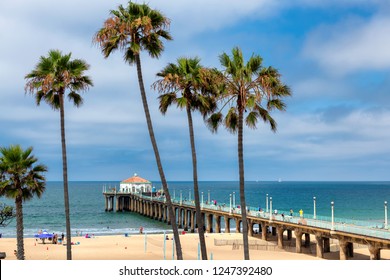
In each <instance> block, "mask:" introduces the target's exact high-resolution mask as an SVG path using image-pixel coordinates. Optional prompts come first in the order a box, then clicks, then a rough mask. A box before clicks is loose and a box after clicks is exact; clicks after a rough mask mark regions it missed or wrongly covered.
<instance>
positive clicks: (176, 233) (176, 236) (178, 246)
mask: <svg viewBox="0 0 390 280" xmlns="http://www.w3.org/2000/svg"><path fill="white" fill-rule="evenodd" d="M135 61H136V64H137V74H138V83H139V87H140V91H141V98H142V104H143V107H144V111H145V117H146V123H147V125H148V130H149V136H150V141H151V142H152V146H153V151H154V155H155V157H156V163H157V168H158V172H159V174H160V178H161V183H162V186H163V190H164V194H165V198H166V203H167V207H168V215H169V219H170V221H171V224H172V231H173V236H174V240H175V245H176V258H177V259H178V260H182V259H183V253H182V249H181V243H180V237H179V231H178V228H177V224H176V216H175V213H174V210H173V207H172V201H171V196H170V194H169V190H168V184H167V181H166V179H165V175H164V171H163V168H162V164H161V159H160V153H159V151H158V147H157V142H156V139H155V137H154V131H153V125H152V119H151V117H150V113H149V106H148V101H147V99H146V92H145V87H144V81H143V77H142V68H141V58H140V56H139V54H136V55H135Z"/></svg>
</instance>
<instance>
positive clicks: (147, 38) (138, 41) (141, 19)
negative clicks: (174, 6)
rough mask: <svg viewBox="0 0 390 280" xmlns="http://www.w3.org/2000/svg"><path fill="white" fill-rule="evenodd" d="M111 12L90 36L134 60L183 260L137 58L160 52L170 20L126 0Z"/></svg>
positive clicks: (103, 46) (107, 53)
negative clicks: (92, 35)
mask: <svg viewBox="0 0 390 280" xmlns="http://www.w3.org/2000/svg"><path fill="white" fill-rule="evenodd" d="M110 14H111V17H109V18H108V19H107V20H106V21H105V22H104V25H103V27H102V28H101V29H100V30H99V31H98V32H97V33H96V34H95V36H94V39H93V40H94V42H95V43H96V44H98V45H99V46H100V47H101V50H102V53H103V55H104V57H105V58H107V57H108V56H110V54H111V53H112V52H113V51H115V50H117V49H119V50H123V51H124V60H125V62H127V63H129V64H130V65H134V64H135V65H136V67H137V75H138V83H139V87H140V92H141V99H142V104H143V107H144V111H145V117H146V123H147V126H148V131H149V136H150V141H151V142H152V146H153V151H154V155H155V157H156V163H157V168H158V171H159V174H160V178H161V183H162V186H163V190H164V193H165V196H166V202H167V207H168V215H169V218H170V220H171V221H172V223H171V225H172V230H173V235H174V239H175V245H176V256H177V259H178V260H182V259H183V254H182V249H181V244H180V239H179V231H178V228H177V224H176V222H175V221H176V218H175V213H174V210H173V208H172V201H171V196H170V194H169V191H168V184H167V181H166V179H165V174H164V171H163V167H162V164H161V159H160V154H159V151H158V147H157V142H156V139H155V136H154V131H153V125H152V120H151V117H150V113H149V107H148V102H147V98H146V92H145V86H144V82H143V76H142V68H141V58H140V53H141V51H142V50H145V51H146V52H147V53H148V54H149V55H150V56H151V57H152V58H158V57H159V56H160V55H161V53H162V51H163V50H164V45H163V42H162V41H161V38H162V39H166V40H171V39H172V38H171V35H170V34H169V32H168V31H167V28H168V27H169V23H170V22H169V20H168V19H167V18H166V17H165V16H164V15H163V14H162V13H161V12H159V11H157V10H153V9H151V8H150V7H149V6H148V5H147V4H136V3H133V2H131V1H129V3H128V5H127V7H123V6H122V5H119V6H118V10H111V11H110Z"/></svg>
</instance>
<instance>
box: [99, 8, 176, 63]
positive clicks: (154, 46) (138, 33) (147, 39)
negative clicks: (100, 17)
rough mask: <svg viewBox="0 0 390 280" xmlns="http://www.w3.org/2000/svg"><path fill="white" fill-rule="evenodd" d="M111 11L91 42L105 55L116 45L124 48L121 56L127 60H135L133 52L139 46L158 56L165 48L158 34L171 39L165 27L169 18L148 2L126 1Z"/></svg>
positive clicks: (138, 51) (115, 48)
mask: <svg viewBox="0 0 390 280" xmlns="http://www.w3.org/2000/svg"><path fill="white" fill-rule="evenodd" d="M110 14H111V17H110V18H108V19H107V20H106V21H105V22H104V26H103V27H102V28H101V29H100V30H99V31H98V32H97V33H96V34H95V36H94V42H95V43H97V44H98V45H100V47H101V49H102V52H103V55H104V57H106V58H107V57H108V56H109V55H110V54H111V52H113V51H115V50H117V49H119V50H123V51H124V59H125V61H127V62H128V63H129V64H134V63H135V62H136V55H139V54H140V52H141V51H142V50H145V51H147V52H148V53H149V55H150V56H151V57H153V58H157V57H159V56H160V54H161V53H162V52H163V50H164V44H163V43H162V41H161V38H164V39H166V40H172V37H171V35H170V34H169V32H168V31H167V28H168V27H169V24H170V20H169V19H167V18H166V17H165V16H164V15H163V14H162V13H161V12H159V11H158V10H154V9H151V8H150V7H149V6H148V5H147V4H136V3H133V2H131V1H129V3H128V5H127V6H126V7H123V6H122V5H119V7H118V10H111V11H110Z"/></svg>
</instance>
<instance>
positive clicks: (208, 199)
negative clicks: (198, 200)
mask: <svg viewBox="0 0 390 280" xmlns="http://www.w3.org/2000/svg"><path fill="white" fill-rule="evenodd" d="M207 192H208V194H207V201H208V204H211V200H210V190H208V191H207Z"/></svg>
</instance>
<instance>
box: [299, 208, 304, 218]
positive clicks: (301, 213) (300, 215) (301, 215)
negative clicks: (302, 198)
mask: <svg viewBox="0 0 390 280" xmlns="http://www.w3.org/2000/svg"><path fill="white" fill-rule="evenodd" d="M299 217H301V218H303V210H302V209H301V210H299Z"/></svg>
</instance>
